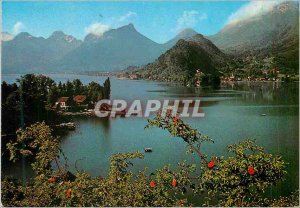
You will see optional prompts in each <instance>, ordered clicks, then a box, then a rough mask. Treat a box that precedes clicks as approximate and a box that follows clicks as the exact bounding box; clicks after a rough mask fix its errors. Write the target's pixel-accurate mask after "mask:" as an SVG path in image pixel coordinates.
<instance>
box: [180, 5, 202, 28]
mask: <svg viewBox="0 0 300 208" xmlns="http://www.w3.org/2000/svg"><path fill="white" fill-rule="evenodd" d="M205 19H207V14H206V13H199V12H198V11H196V10H190V11H184V12H183V14H182V16H181V17H179V18H178V19H177V26H176V30H177V31H178V30H182V29H184V28H187V27H195V26H196V25H197V23H198V22H199V21H202V20H205Z"/></svg>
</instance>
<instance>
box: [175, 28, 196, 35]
mask: <svg viewBox="0 0 300 208" xmlns="http://www.w3.org/2000/svg"><path fill="white" fill-rule="evenodd" d="M197 34H198V33H197V32H196V31H195V30H193V29H192V28H186V29H184V30H182V31H181V32H179V33H178V35H177V36H178V37H191V36H194V35H197Z"/></svg>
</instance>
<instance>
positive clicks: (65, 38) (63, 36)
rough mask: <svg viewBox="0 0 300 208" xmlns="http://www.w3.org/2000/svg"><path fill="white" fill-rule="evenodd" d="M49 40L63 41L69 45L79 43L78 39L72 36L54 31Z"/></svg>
mask: <svg viewBox="0 0 300 208" xmlns="http://www.w3.org/2000/svg"><path fill="white" fill-rule="evenodd" d="M48 40H63V41H65V42H68V43H71V42H73V41H77V39H76V38H74V37H73V36H71V35H66V34H65V33H64V32H63V31H54V32H53V33H52V35H50V36H49V38H48Z"/></svg>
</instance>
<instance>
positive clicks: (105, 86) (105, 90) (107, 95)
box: [103, 77, 110, 99]
mask: <svg viewBox="0 0 300 208" xmlns="http://www.w3.org/2000/svg"><path fill="white" fill-rule="evenodd" d="M103 98H104V99H110V80H109V77H108V78H107V79H106V80H105V81H104V84H103Z"/></svg>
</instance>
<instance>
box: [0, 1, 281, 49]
mask: <svg viewBox="0 0 300 208" xmlns="http://www.w3.org/2000/svg"><path fill="white" fill-rule="evenodd" d="M275 4H278V1H276V2H275V1H273V2H272V1H270V2H263V1H256V2H249V1H228V2H224V1H220V2H216V1H214V2H203V1H202V2H195V1H193V2H159V1H155V2H149V1H146V2H137V1H133V2H94V1H90V2H88V1H85V2H2V31H4V32H9V33H11V34H13V35H17V34H18V33H20V32H28V33H30V34H31V35H33V36H37V37H40V36H42V37H45V38H47V37H49V36H50V35H51V34H52V33H53V32H54V31H58V30H61V31H63V32H64V33H66V34H68V35H72V36H74V37H76V38H78V39H81V40H83V39H84V37H85V36H86V35H87V34H88V33H93V34H95V35H98V36H101V35H102V34H103V33H104V32H105V31H107V30H109V29H112V28H118V27H120V26H123V25H127V24H129V23H133V24H134V26H135V28H136V30H137V31H139V32H140V33H142V34H143V35H145V36H146V37H148V38H150V39H151V40H153V41H156V42H158V43H164V42H166V41H168V40H170V39H171V38H173V37H174V36H175V35H176V34H177V33H178V32H180V31H181V30H183V29H185V28H192V29H194V30H195V31H197V32H198V33H201V34H203V35H213V34H216V33H217V32H218V31H220V30H221V29H222V28H223V27H224V26H225V25H226V24H231V23H235V22H238V21H240V20H242V19H246V18H250V17H251V16H253V15H255V14H256V13H258V12H265V11H267V10H268V9H270V8H272V7H273V6H274V5H275Z"/></svg>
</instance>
